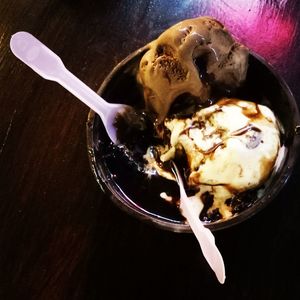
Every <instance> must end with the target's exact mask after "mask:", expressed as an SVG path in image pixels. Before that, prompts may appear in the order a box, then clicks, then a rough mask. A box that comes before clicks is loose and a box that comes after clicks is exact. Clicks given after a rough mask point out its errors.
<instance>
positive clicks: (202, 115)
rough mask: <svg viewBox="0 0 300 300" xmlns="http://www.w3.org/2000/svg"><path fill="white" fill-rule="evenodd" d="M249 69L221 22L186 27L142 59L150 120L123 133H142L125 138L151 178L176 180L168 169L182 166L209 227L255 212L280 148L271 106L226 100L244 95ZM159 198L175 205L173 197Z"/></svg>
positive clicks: (140, 75) (168, 34)
mask: <svg viewBox="0 0 300 300" xmlns="http://www.w3.org/2000/svg"><path fill="white" fill-rule="evenodd" d="M247 69H248V49H247V48H246V47H244V46H243V45H241V44H239V43H238V42H236V41H235V40H234V39H233V37H232V36H231V35H230V33H229V32H228V31H227V30H226V28H225V27H224V26H223V25H222V24H220V23H219V22H218V21H217V20H214V19H213V18H211V17H200V18H196V19H189V20H185V21H182V22H180V23H178V24H176V25H174V26H172V27H171V28H169V29H167V30H166V31H165V32H163V33H162V34H161V35H160V36H159V37H158V38H157V39H156V40H154V41H153V42H151V43H150V44H149V45H148V50H146V52H145V54H144V55H143V57H142V58H141V60H140V63H139V69H138V72H137V76H136V78H137V81H138V84H139V86H140V87H141V88H142V91H143V96H144V103H145V110H143V114H144V115H143V118H140V119H139V118H138V119H139V120H146V119H147V120H148V121H147V122H144V121H143V124H144V123H145V125H146V126H134V124H140V122H133V120H134V118H133V117H131V115H130V116H128V121H127V122H126V124H125V125H124V124H123V125H121V126H120V127H121V131H120V132H123V131H124V129H126V131H127V129H128V128H129V129H131V128H132V127H137V131H136V132H137V133H138V134H136V133H135V132H134V131H133V130H129V131H128V132H129V133H126V134H123V136H124V137H125V138H124V140H126V141H127V144H126V146H128V148H130V150H131V152H130V153H129V154H130V155H129V156H130V157H133V158H134V159H133V160H134V161H135V162H136V161H137V159H136V157H139V155H136V154H141V153H142V156H143V157H142V159H141V160H139V162H142V165H143V166H142V168H143V170H144V171H145V172H146V173H147V174H148V176H149V177H151V176H153V175H154V176H155V175H157V174H158V175H160V176H161V177H164V178H167V179H170V180H174V179H175V178H174V176H173V173H172V172H171V171H170V168H168V162H169V161H170V160H173V161H175V162H176V164H177V163H178V164H180V165H181V169H183V170H184V175H185V180H186V182H185V183H186V187H187V189H189V190H190V191H189V195H190V196H191V195H192V197H191V198H190V199H191V201H193V204H194V207H195V210H196V211H197V212H198V214H199V215H200V218H201V220H204V221H209V222H214V221H217V220H226V219H228V218H230V217H231V216H232V215H234V214H235V213H236V212H240V211H241V210H243V209H245V208H246V207H247V206H251V205H252V203H253V202H254V201H255V200H256V199H257V194H255V193H254V192H253V191H256V189H258V188H260V187H261V186H262V185H263V184H264V183H265V181H266V180H267V178H268V177H269V176H270V174H271V172H272V169H273V168H274V164H275V161H276V158H277V155H278V151H279V148H280V131H279V128H278V124H277V120H276V118H275V116H274V114H273V112H272V111H271V110H270V109H269V108H268V107H266V106H263V105H259V104H257V103H256V99H253V102H250V101H243V100H239V99H235V98H228V93H227V92H228V90H230V94H231V97H232V95H234V93H235V92H238V91H240V90H241V89H239V88H240V87H241V86H243V83H244V82H245V80H246V77H247ZM216 90H218V93H215V91H216ZM220 92H221V95H220ZM220 99H221V100H220ZM190 100H191V101H192V102H193V105H191V106H190ZM186 107H189V108H188V109H186ZM182 111H184V113H182ZM153 114H154V116H155V117H154V118H153ZM149 115H150V116H151V117H150V118H144V116H149ZM136 116H139V114H136ZM149 124H150V125H149ZM141 128H142V129H141ZM149 129H150V130H149ZM129 141H131V142H129ZM139 169H140V165H139ZM154 176H153V177H154ZM160 194H161V195H162V198H164V199H166V200H168V201H169V203H170V202H172V203H175V202H176V199H175V198H176V196H175V197H174V199H175V201H170V199H171V200H172V197H171V195H170V194H168V190H161V191H160ZM174 199H173V200H174ZM249 199H250V200H249Z"/></svg>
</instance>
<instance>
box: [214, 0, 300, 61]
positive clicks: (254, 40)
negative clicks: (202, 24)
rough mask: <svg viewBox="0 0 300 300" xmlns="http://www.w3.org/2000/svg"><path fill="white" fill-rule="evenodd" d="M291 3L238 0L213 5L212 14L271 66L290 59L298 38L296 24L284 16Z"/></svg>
mask: <svg viewBox="0 0 300 300" xmlns="http://www.w3.org/2000/svg"><path fill="white" fill-rule="evenodd" d="M286 2H287V1H286V0H284V1H272V2H271V3H270V2H269V1H268V2H266V1H261V0H252V1H244V0H235V1H220V2H215V3H214V4H213V3H212V5H211V7H210V14H211V15H212V16H213V17H215V18H217V19H219V20H220V21H221V22H222V23H223V24H224V25H225V26H226V27H227V28H228V30H229V31H230V32H231V33H232V34H233V35H234V36H236V38H237V39H238V40H239V41H240V42H242V43H243V44H245V45H246V46H247V47H249V48H250V49H251V50H253V51H254V52H256V53H258V54H260V55H261V56H263V57H264V58H265V59H266V60H268V61H269V62H270V63H271V64H274V65H278V64H281V61H282V59H284V58H286V57H288V55H289V53H290V50H291V48H292V46H293V43H294V39H295V35H296V30H297V27H296V22H295V20H293V19H292V18H291V17H290V16H288V15H286V14H284V8H285V6H286V4H287V3H286Z"/></svg>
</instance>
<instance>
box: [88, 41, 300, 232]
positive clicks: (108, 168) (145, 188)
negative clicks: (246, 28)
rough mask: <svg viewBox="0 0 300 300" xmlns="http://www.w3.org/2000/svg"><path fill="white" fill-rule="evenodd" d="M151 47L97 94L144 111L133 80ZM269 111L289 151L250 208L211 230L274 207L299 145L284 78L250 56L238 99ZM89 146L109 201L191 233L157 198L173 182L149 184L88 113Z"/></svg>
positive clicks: (123, 66) (175, 211) (131, 58)
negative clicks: (257, 104) (265, 106)
mask: <svg viewBox="0 0 300 300" xmlns="http://www.w3.org/2000/svg"><path fill="white" fill-rule="evenodd" d="M146 50H147V46H146V47H143V48H141V49H139V50H137V51H136V52H134V53H132V54H131V55H129V56H128V57H127V58H125V59H124V60H123V61H122V62H120V63H119V64H118V65H117V66H116V67H115V68H114V69H113V70H112V72H111V73H110V74H109V75H108V76H107V78H106V79H105V80H104V82H103V83H102V85H101V87H100V89H99V92H98V93H99V94H100V95H102V97H103V98H104V99H106V100H107V101H109V102H115V103H125V104H129V105H132V106H135V107H142V106H143V98H142V94H141V90H140V89H139V88H138V85H137V83H136V79H135V75H136V72H137V68H138V64H139V61H140V59H141V57H142V56H143V54H144V53H145V51H146ZM235 96H236V97H237V98H240V99H243V100H252V101H254V102H257V103H259V104H264V105H267V106H269V107H270V108H271V109H272V110H273V112H274V113H275V115H276V116H277V118H278V120H279V122H280V123H281V126H282V129H283V139H282V141H283V144H284V146H285V152H284V155H283V158H282V160H281V162H280V164H279V166H278V168H277V170H276V171H273V173H272V174H271V176H270V178H269V180H268V181H267V182H266V183H265V184H264V186H263V187H262V188H261V189H260V190H259V191H258V193H257V196H255V199H254V201H253V202H251V204H249V207H248V208H246V209H245V210H243V211H242V212H240V213H238V214H236V215H234V216H233V217H232V218H230V219H228V220H225V221H217V222H214V223H208V224H206V226H207V227H208V228H209V229H211V230H219V229H223V228H226V227H229V226H232V225H235V224H238V223H240V222H242V221H244V220H246V219H248V218H250V217H251V216H253V215H255V214H256V213H257V212H259V211H260V210H261V209H262V208H264V207H265V206H266V205H267V204H268V203H270V202H271V201H272V200H273V199H274V198H275V197H276V195H277V194H278V193H279V191H280V190H281V189H282V188H283V186H284V185H285V183H286V182H287V179H288V178H289V176H290V175H291V172H292V169H293V166H294V164H295V160H296V155H297V148H298V145H299V137H298V136H297V135H299V132H300V119H299V112H298V107H297V104H296V101H295V99H294V97H293V95H292V93H291V91H290V89H289V88H288V86H287V84H286V83H285V82H284V81H283V79H282V78H281V77H280V76H279V75H278V74H277V73H276V72H275V71H274V70H273V68H272V67H271V66H270V65H268V64H267V63H266V62H265V61H264V60H263V59H262V58H261V57H259V56H257V55H256V54H254V53H251V54H250V57H249V69H248V74H247V80H246V84H245V86H244V87H243V88H242V89H240V90H239V91H238V92H237V94H236V95H235ZM87 144H88V154H89V159H90V164H91V168H92V171H93V173H94V175H95V178H96V180H97V182H98V183H99V185H100V186H101V187H102V189H103V190H104V191H105V192H107V193H109V194H110V195H111V199H112V200H113V202H114V203H115V204H117V205H118V206H119V207H120V208H122V209H124V210H125V211H126V212H128V213H129V214H131V215H133V216H135V217H137V218H139V219H141V220H143V221H146V222H149V223H152V224H154V225H156V226H159V227H160V228H163V229H167V230H171V231H175V232H191V229H190V226H189V225H188V224H186V223H185V221H184V218H183V217H182V216H181V214H180V212H179V211H178V209H177V208H176V207H174V206H173V205H170V204H169V203H167V202H166V201H165V200H162V199H161V198H160V196H159V194H160V193H161V192H163V191H165V192H167V191H168V190H169V189H174V188H177V185H176V183H175V182H172V181H168V180H166V179H163V178H161V177H155V178H152V179H150V180H149V178H147V176H146V175H144V174H142V173H140V172H138V171H137V169H136V166H135V165H134V164H133V163H132V162H130V160H128V159H127V157H126V156H125V155H124V154H123V152H122V151H121V150H119V149H116V148H115V147H114V146H112V144H111V143H110V140H109V138H108V137H107V135H106V132H105V130H104V127H103V125H102V122H101V119H100V117H99V116H98V115H96V114H95V113H94V112H93V111H90V113H89V116H88V121H87Z"/></svg>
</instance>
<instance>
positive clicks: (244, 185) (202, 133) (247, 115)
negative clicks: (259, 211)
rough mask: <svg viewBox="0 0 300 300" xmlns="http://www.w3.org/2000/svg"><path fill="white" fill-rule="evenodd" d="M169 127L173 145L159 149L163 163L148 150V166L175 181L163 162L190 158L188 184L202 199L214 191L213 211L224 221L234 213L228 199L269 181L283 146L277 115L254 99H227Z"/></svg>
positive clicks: (170, 124) (169, 123) (169, 124)
mask: <svg viewBox="0 0 300 300" xmlns="http://www.w3.org/2000/svg"><path fill="white" fill-rule="evenodd" d="M165 126H166V127H167V128H168V129H169V130H170V132H171V136H170V143H169V144H167V145H165V146H160V147H158V148H157V151H158V152H159V153H160V156H159V161H157V160H154V159H153V158H151V155H149V152H148V154H147V155H146V158H147V160H148V162H149V164H148V166H149V167H150V168H154V169H156V171H158V173H159V174H160V175H162V176H164V177H167V178H169V179H171V177H172V176H170V174H169V173H168V172H167V171H165V170H163V169H162V168H161V165H162V163H164V162H166V161H168V160H171V159H176V157H177V156H178V155H185V156H186V158H187V164H188V166H187V168H188V169H189V174H188V178H187V181H188V185H189V186H191V187H197V188H198V189H199V192H198V194H197V195H198V198H199V200H200V199H201V197H202V196H203V195H204V194H206V195H207V193H209V194H210V195H211V196H212V197H213V200H214V201H213V204H212V206H211V211H215V210H216V209H218V210H219V211H218V213H220V214H221V215H222V216H223V217H229V216H231V214H232V212H231V210H230V207H228V206H227V205H226V203H225V202H226V200H227V199H230V198H231V197H234V196H235V195H237V194H238V193H241V192H244V191H247V190H249V189H253V188H256V187H259V186H260V185H261V184H263V183H264V182H265V180H266V179H267V178H268V176H269V175H270V173H271V171H272V169H273V166H274V164H275V161H276V157H277V154H278V151H279V148H280V131H279V128H278V124H277V121H276V118H275V116H274V114H273V112H272V111H271V110H270V109H269V108H268V107H266V106H263V105H258V104H256V103H253V102H249V101H242V100H237V99H222V100H220V101H219V102H217V103H216V104H215V105H212V106H210V107H207V108H204V109H201V110H199V111H197V112H196V113H195V114H194V115H193V116H192V117H191V118H186V119H176V118H174V119H166V120H165ZM199 213H200V212H199Z"/></svg>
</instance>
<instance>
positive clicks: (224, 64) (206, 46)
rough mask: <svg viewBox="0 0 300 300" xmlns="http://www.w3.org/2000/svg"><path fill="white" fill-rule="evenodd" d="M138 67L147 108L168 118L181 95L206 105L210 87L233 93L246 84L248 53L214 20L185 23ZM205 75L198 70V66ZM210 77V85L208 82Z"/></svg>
mask: <svg viewBox="0 0 300 300" xmlns="http://www.w3.org/2000/svg"><path fill="white" fill-rule="evenodd" d="M149 47H150V49H149V50H148V51H147V52H146V53H145V55H144V56H143V58H142V59H141V61H140V66H139V72H138V75H137V78H138V81H139V82H140V83H141V84H142V86H143V91H144V98H145V104H146V107H147V108H148V109H150V110H152V111H154V112H155V113H156V114H157V118H158V122H159V123H160V122H162V121H163V120H164V118H165V117H166V115H167V113H168V111H169V109H170V107H171V105H172V103H173V102H174V101H175V100H176V98H177V97H178V96H180V95H182V94H185V93H188V94H190V95H192V96H194V97H195V98H196V99H197V100H198V102H204V101H207V99H208V98H209V95H210V90H211V83H216V84H219V85H222V86H223V85H224V86H228V87H230V88H235V87H238V86H239V85H240V83H241V82H243V81H244V80H245V78H246V73H247V67H248V49H247V48H245V47H244V46H242V45H241V44H239V43H237V42H236V41H235V40H234V39H233V37H232V36H231V35H230V33H229V32H228V31H227V30H226V28H225V27H224V26H223V25H222V24H221V23H220V22H218V21H217V20H215V19H213V18H211V17H199V18H195V19H188V20H184V21H182V22H180V23H178V24H176V25H174V26H172V27H171V28H169V29H168V30H166V31H165V32H163V33H162V34H161V35H160V36H159V37H158V39H156V40H154V41H153V42H151V43H150V44H149ZM199 59H200V60H201V65H203V66H202V68H203V69H204V70H199V68H198V67H197V64H196V60H199ZM204 77H209V82H208V81H207V80H206V79H205V78H204Z"/></svg>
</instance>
